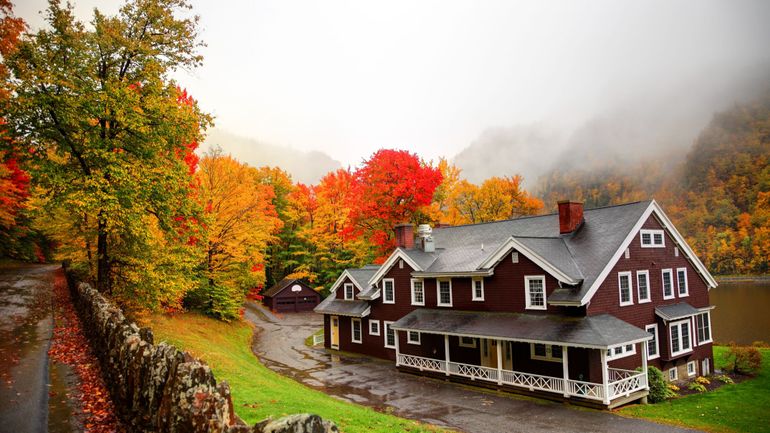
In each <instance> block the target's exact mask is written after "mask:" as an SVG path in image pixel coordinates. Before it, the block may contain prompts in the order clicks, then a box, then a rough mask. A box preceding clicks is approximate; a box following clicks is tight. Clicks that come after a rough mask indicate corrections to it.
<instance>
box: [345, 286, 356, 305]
mask: <svg viewBox="0 0 770 433" xmlns="http://www.w3.org/2000/svg"><path fill="white" fill-rule="evenodd" d="M353 293H354V292H353V284H352V283H345V300H346V301H350V300H352V299H353Z"/></svg>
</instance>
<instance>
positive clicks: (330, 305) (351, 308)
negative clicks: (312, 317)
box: [313, 294, 369, 317]
mask: <svg viewBox="0 0 770 433" xmlns="http://www.w3.org/2000/svg"><path fill="white" fill-rule="evenodd" d="M313 311H315V312H316V313H319V314H336V315H340V316H353V317H364V316H365V315H367V314H368V312H369V303H368V302H366V301H345V300H343V299H337V298H335V297H334V294H331V295H329V296H328V297H327V298H326V299H324V300H323V301H322V302H321V303H320V304H318V305H317V306H316V307H315V308H314V309H313Z"/></svg>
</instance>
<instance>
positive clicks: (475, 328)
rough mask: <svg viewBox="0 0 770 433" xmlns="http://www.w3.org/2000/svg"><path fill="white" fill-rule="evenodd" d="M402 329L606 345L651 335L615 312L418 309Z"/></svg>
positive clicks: (403, 320)
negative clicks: (586, 314) (574, 313)
mask: <svg viewBox="0 0 770 433" xmlns="http://www.w3.org/2000/svg"><path fill="white" fill-rule="evenodd" d="M391 328H393V329H396V330H399V331H418V332H425V333H432V334H450V335H462V336H468V337H481V338H501V339H508V340H515V341H528V342H543V343H550V344H566V345H570V346H579V347H591V348H599V349H607V348H609V347H612V346H617V345H620V344H626V343H631V342H640V341H647V340H649V339H651V338H652V336H651V335H650V334H649V333H648V332H647V331H645V330H643V329H639V328H637V327H636V326H633V325H631V324H629V323H627V322H624V321H622V320H620V319H618V318H616V317H615V316H611V315H609V314H601V315H598V316H589V317H566V316H557V315H553V314H523V313H489V312H475V311H455V310H434V309H422V308H421V309H417V310H414V311H412V312H411V313H409V314H407V315H406V316H404V317H402V318H401V319H400V320H398V321H397V322H395V323H394V324H393V325H391Z"/></svg>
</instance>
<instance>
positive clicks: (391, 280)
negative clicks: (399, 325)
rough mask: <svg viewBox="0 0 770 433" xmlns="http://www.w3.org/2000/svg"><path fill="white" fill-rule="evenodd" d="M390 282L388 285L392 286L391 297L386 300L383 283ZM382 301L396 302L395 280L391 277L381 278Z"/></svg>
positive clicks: (385, 302) (387, 302) (386, 302)
mask: <svg viewBox="0 0 770 433" xmlns="http://www.w3.org/2000/svg"><path fill="white" fill-rule="evenodd" d="M388 281H389V282H390V287H392V288H393V299H392V300H388V296H387V291H386V290H385V285H386V284H387V282H388ZM382 303H383V304H395V303H396V280H395V279H393V278H383V279H382Z"/></svg>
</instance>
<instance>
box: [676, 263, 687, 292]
mask: <svg viewBox="0 0 770 433" xmlns="http://www.w3.org/2000/svg"><path fill="white" fill-rule="evenodd" d="M676 283H677V287H678V288H679V297H682V296H687V295H689V294H690V293H689V292H688V290H687V268H676Z"/></svg>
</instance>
